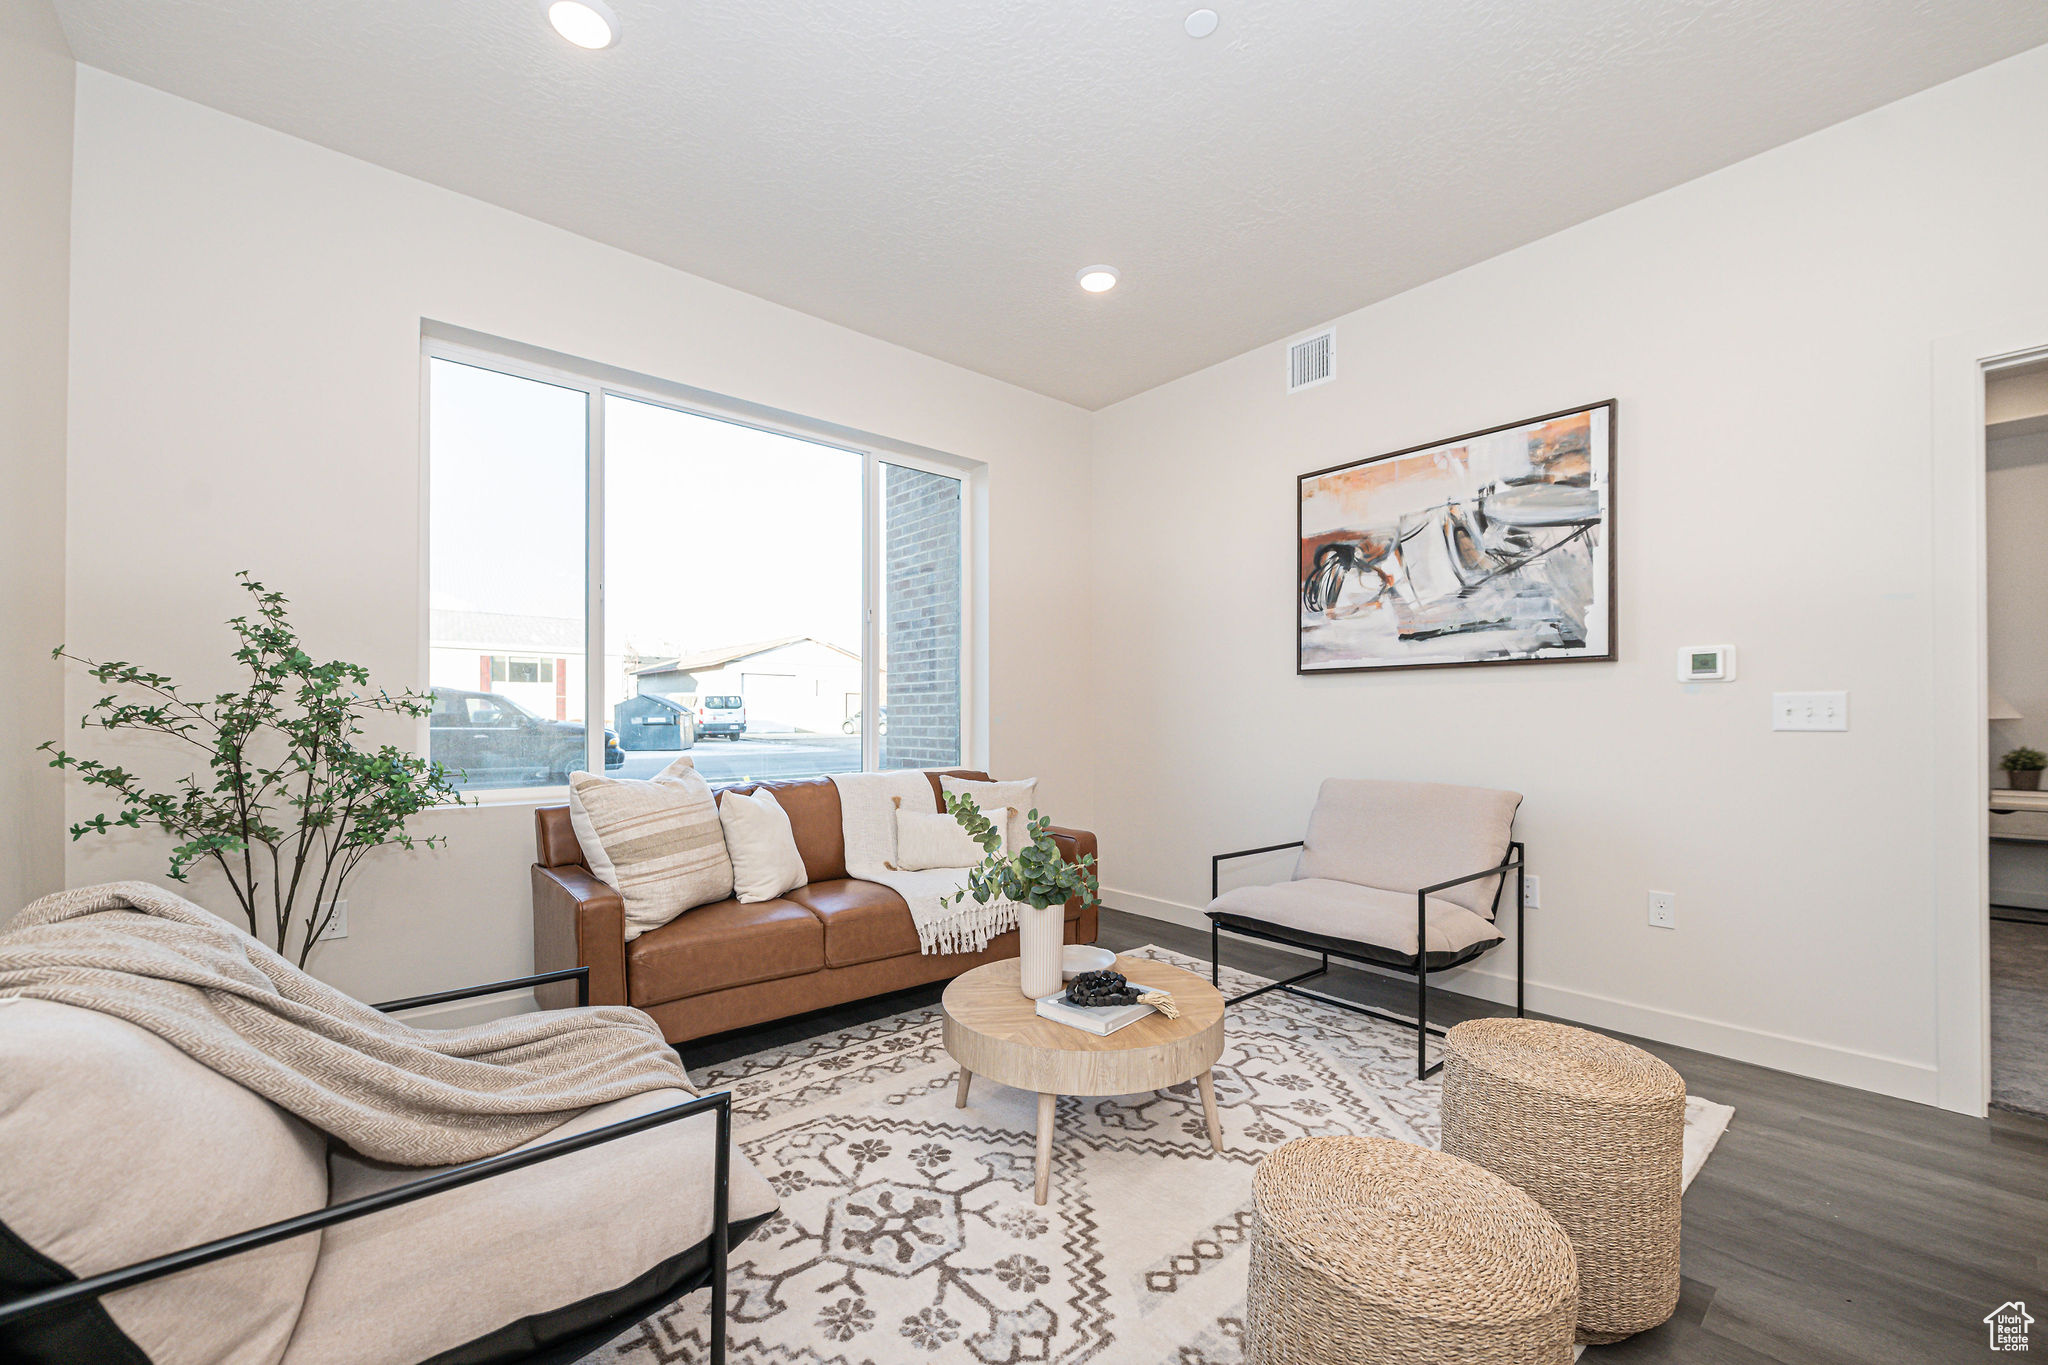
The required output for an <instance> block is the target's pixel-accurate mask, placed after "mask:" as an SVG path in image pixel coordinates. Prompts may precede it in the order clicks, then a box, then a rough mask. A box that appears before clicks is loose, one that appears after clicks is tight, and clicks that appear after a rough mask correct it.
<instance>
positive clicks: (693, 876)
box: [569, 754, 732, 940]
mask: <svg viewBox="0 0 2048 1365" xmlns="http://www.w3.org/2000/svg"><path fill="white" fill-rule="evenodd" d="M569 819H570V821H571V823H573V824H574V825H575V826H576V840H577V842H578V843H579V844H581V845H582V846H583V859H584V861H585V862H586V863H588V864H589V866H590V870H591V872H593V873H594V874H596V876H597V879H598V880H599V881H601V882H603V883H604V884H605V885H606V886H609V887H610V888H611V889H612V890H614V891H616V892H618V893H619V898H620V899H621V900H622V901H624V902H625V905H626V937H627V938H628V939H629V940H630V939H635V938H638V937H639V936H640V935H642V934H644V933H646V932H647V931H648V930H649V929H656V928H659V927H660V926H662V925H664V924H667V923H668V922H669V921H670V920H672V919H674V918H675V917H676V916H677V915H680V914H682V913H683V911H685V910H689V909H693V908H694V907H696V906H699V905H708V904H710V903H712V902H714V901H722V900H724V899H725V898H726V897H728V896H730V895H731V894H732V859H731V858H729V857H727V856H726V852H725V831H724V829H723V828H722V827H721V826H720V824H719V821H718V803H717V801H716V799H715V798H713V796H712V795H711V787H710V784H708V783H706V782H705V781H704V779H703V778H702V777H700V776H699V775H698V773H697V768H696V765H695V764H694V763H693V762H692V761H691V759H690V756H689V755H688V754H685V755H683V757H681V758H679V759H677V760H676V761H675V762H673V763H671V764H669V765H668V766H667V767H666V768H663V769H662V770H661V772H660V773H658V774H657V775H655V776H654V777H652V778H650V779H648V780H647V781H644V782H642V781H639V780H636V779H634V778H627V777H599V776H597V775H596V774H595V773H571V774H570V775H569Z"/></svg>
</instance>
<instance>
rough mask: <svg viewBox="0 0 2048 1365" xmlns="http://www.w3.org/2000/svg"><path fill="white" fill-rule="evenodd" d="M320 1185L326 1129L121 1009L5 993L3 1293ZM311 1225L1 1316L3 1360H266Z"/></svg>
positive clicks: (252, 1219)
mask: <svg viewBox="0 0 2048 1365" xmlns="http://www.w3.org/2000/svg"><path fill="white" fill-rule="evenodd" d="M327 1200H328V1191H327V1141H326V1139H325V1138H324V1137H322V1136H321V1134H320V1133H318V1132H316V1131H315V1130H314V1129H312V1128H311V1127H309V1126H307V1125H306V1124H304V1123H301V1122H300V1121H299V1120H298V1119H296V1118H294V1117H292V1116H291V1115H290V1114H288V1113H286V1112H285V1111H284V1110H282V1109H280V1108H278V1107H277V1106H276V1105H274V1104H272V1103H270V1101H268V1100H266V1099H264V1098H262V1097H261V1096H259V1095H257V1094H256V1093H255V1092H254V1091H251V1090H248V1089H245V1088H244V1087H242V1086H240V1085H237V1084H236V1083H235V1082H233V1081H231V1080H228V1079H227V1078H226V1077H224V1076H221V1075H219V1074H217V1073H216V1072H213V1071H211V1070H209V1069H207V1068H206V1067H204V1066H201V1065H200V1064H199V1063H198V1062H195V1061H193V1060H192V1059H191V1058H190V1057H187V1056H186V1055H185V1054H184V1053H182V1052H180V1051H178V1050H177V1049H176V1048H175V1047H172V1046H171V1045H170V1044H169V1043H166V1042H165V1041H163V1040H162V1039H161V1038H158V1037H157V1036H156V1035H155V1034H153V1033H150V1032H148V1031H147V1030H144V1029H141V1028H138V1027H137V1026H135V1025H134V1024H131V1023H129V1022H127V1021H126V1020H123V1019H116V1018H115V1017H113V1016H112V1015H109V1014H101V1013H98V1012H97V1011H94V1010H87V1009H79V1008H77V1007H75V1006H71V1005H59V1004H54V1003H51V1002H49V1001H44V1000H27V999H0V1299H4V1298H13V1297H15V1295H16V1294H17V1293H23V1292H27V1291H29V1290H32V1289H43V1288H48V1287H50V1286H51V1285H54V1284H58V1283H68V1282H69V1281H71V1280H74V1279H83V1278H84V1277H86V1276H88V1275H97V1274H99V1273H101V1272H102V1271H107V1270H114V1269H118V1268H119V1267H121V1266H125V1265H130V1264H133V1263H134V1262H136V1261H141V1260H147V1259H148V1258H149V1257H151V1256H160V1255H162V1254H164V1253H165V1252H169V1251H177V1250H180V1249H181V1248H184V1247H189V1246H192V1245H195V1244H197V1243H199V1242H205V1241H210V1240H212V1239H213V1238H216V1237H225V1236H227V1235H228V1234H230V1233H236V1232H246V1231H248V1230H249V1229H250V1228H255V1227H261V1226H262V1225H263V1224H265V1223H274V1222H277V1221H279V1220H280V1219H284V1218H292V1217H296V1216H297V1215H299V1214H302V1213H310V1212H312V1211H313V1210H315V1209H319V1208H323V1207H325V1206H326V1204H327ZM321 1237H322V1234H320V1233H317V1232H315V1233H308V1234H306V1235H305V1236H303V1237H295V1238H293V1239H292V1240H291V1241H288V1242H280V1243H277V1244H275V1245H273V1246H268V1247H264V1248H262V1249H260V1250H257V1251H250V1252H244V1253H243V1254H241V1255H239V1256H234V1257H231V1258H229V1259H227V1260H224V1261H216V1262H214V1263H213V1264H212V1265H205V1266H199V1267H197V1268H195V1269H192V1270H187V1271H184V1272H182V1273H180V1274H177V1275H173V1276H170V1277H168V1278H166V1279H162V1280H157V1281H153V1282H152V1283H149V1284H144V1285H137V1286H136V1287H135V1288H133V1289H124V1290H121V1291H120V1292H119V1293H115V1294H108V1295H106V1296H104V1297H103V1298H102V1299H101V1300H100V1301H99V1304H98V1305H95V1306H91V1307H85V1308H78V1309H70V1310H65V1311H63V1312H60V1313H56V1314H52V1315H49V1316H46V1317H44V1318H40V1319H30V1320H28V1321H27V1322H24V1323H20V1324H17V1325H15V1326H11V1327H0V1360H6V1361H10V1362H14V1361H19V1362H24V1365H29V1363H31V1362H65V1363H66V1365H71V1363H72V1362H77V1361H86V1360H129V1361H133V1360H140V1359H143V1358H145V1356H146V1358H147V1359H148V1360H150V1361H152V1362H156V1365H212V1363H214V1362H219V1363H221V1365H269V1362H273V1361H276V1360H278V1359H279V1358H280V1357H281V1356H282V1355H283V1354H284V1350H285V1344H286V1342H288V1341H289V1340H290V1338H291V1334H292V1330H293V1328H294V1326H295V1325H296V1324H297V1322H298V1320H299V1307H300V1304H301V1303H302V1302H303V1301H304V1298H305V1293H306V1286H307V1284H308V1282H309V1281H310V1280H311V1278H312V1276H313V1267H314V1262H315V1261H316V1260H317V1259H318V1256H319V1252H320V1245H321ZM123 1338H125V1339H126V1341H125V1342H124V1341H123ZM136 1348H139V1350H138V1349H136Z"/></svg>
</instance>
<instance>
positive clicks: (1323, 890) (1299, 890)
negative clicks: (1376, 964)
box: [1209, 877, 1501, 967]
mask: <svg viewBox="0 0 2048 1365" xmlns="http://www.w3.org/2000/svg"><path fill="white" fill-rule="evenodd" d="M1209 914H1210V915H1211V916H1212V917H1215V916H1222V917H1225V918H1227V919H1236V920H1247V921H1254V922H1257V923H1260V924H1270V925H1275V926H1278V927H1279V928H1282V929H1288V930H1293V931H1295V932H1297V933H1300V934H1304V935H1308V936H1311V937H1314V938H1319V939H1324V940H1328V941H1330V942H1334V943H1348V944H1359V945H1362V946H1365V947H1369V948H1378V949H1381V950H1382V951H1383V952H1384V953H1385V954H1386V956H1385V957H1382V958H1380V959H1379V960H1383V961H1395V960H1400V961H1405V962H1413V961H1414V959H1415V956H1416V950H1415V893H1414V892H1412V891H1407V892H1402V891H1382V890H1380V889H1379V888H1378V887H1374V886H1359V885H1356V884H1355V883H1352V882H1338V881H1328V880H1325V879H1324V878H1321V877H1304V878H1302V879H1301V880H1299V881H1292V882H1279V883H1277V884H1275V885H1273V886H1240V887H1238V888H1237V889H1236V890H1233V891H1226V892H1224V893H1223V894H1222V895H1220V896H1218V897H1217V898H1216V899H1215V900H1213V901H1211V902H1209ZM1428 916H1429V954H1430V964H1429V965H1430V966H1432V967H1435V966H1437V965H1439V955H1440V954H1441V955H1444V956H1453V955H1460V954H1468V953H1469V951H1470V950H1472V949H1484V948H1486V947H1489V946H1491V945H1493V944H1495V943H1498V942H1500V939H1501V935H1500V931H1499V930H1498V929H1496V928H1494V927H1493V925H1492V923H1491V922H1489V921H1488V920H1487V919H1486V917H1485V916H1483V915H1475V914H1473V913H1472V912H1471V911H1470V910H1467V909H1466V908H1465V907H1464V906H1462V905H1453V904H1452V903H1451V902H1449V901H1447V900H1442V899H1439V898H1438V897H1435V896H1432V897H1430V898H1429V903H1428Z"/></svg>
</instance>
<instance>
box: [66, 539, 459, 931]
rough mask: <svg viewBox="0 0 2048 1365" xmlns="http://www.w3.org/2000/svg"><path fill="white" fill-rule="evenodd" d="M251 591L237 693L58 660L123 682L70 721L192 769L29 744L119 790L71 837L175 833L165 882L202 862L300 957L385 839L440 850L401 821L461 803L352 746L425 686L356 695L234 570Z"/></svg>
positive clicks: (349, 677)
mask: <svg viewBox="0 0 2048 1365" xmlns="http://www.w3.org/2000/svg"><path fill="white" fill-rule="evenodd" d="M236 577H237V578H238V579H239V580H240V582H241V585H242V587H243V589H244V590H245V591H247V592H248V594H249V595H250V597H251V598H252V599H253V603H252V605H253V610H254V615H253V616H237V617H235V618H234V619H233V620H232V621H229V622H228V627H229V628H230V629H231V630H233V631H234V632H235V635H236V637H237V639H239V640H240V642H241V643H240V646H239V648H237V649H236V650H235V652H234V658H235V661H236V662H237V663H239V664H241V665H242V666H243V667H245V668H246V669H247V670H248V683H247V685H246V686H244V687H243V688H242V689H241V690H240V691H236V692H220V693H216V694H215V695H213V696H210V697H206V698H202V699H199V700H190V699H188V698H187V697H186V696H185V695H184V694H183V693H181V692H180V691H179V689H178V687H177V686H176V684H174V683H173V682H172V681H171V680H170V679H169V678H168V677H165V676H164V675H163V674H161V673H152V672H149V671H147V670H145V669H142V668H139V667H137V666H136V665H134V664H131V663H124V662H119V661H109V662H102V661H100V660H95V659H84V658H80V657H79V656H77V655H75V654H71V653H67V652H66V651H65V649H64V647H63V646H62V645H59V646H58V647H57V648H56V649H55V650H54V651H52V653H53V657H55V658H59V659H69V660H71V661H72V662H74V663H79V664H83V665H84V666H85V670H86V672H87V674H88V675H89V676H90V677H91V678H92V679H93V681H95V682H98V683H102V684H110V685H112V686H114V687H116V688H119V689H122V690H121V691H117V692H113V693H110V694H108V695H107V696H104V697H102V698H100V699H99V700H98V701H96V702H94V703H93V704H92V706H91V708H90V709H89V710H88V711H87V712H86V714H85V717H84V718H83V719H82V720H81V721H80V722H79V728H80V729H86V730H92V729H99V730H140V731H143V732H145V733H147V734H152V735H159V736H165V737H168V738H170V739H172V740H176V741H178V742H179V744H180V745H186V746H194V747H197V748H198V749H199V750H200V751H201V752H202V753H204V754H205V764H206V767H205V771H204V772H203V773H197V774H190V775H187V776H185V777H183V778H180V779H178V780H177V781H176V782H175V783H173V784H172V785H171V786H170V788H169V789H168V790H165V789H159V788H155V787H152V786H151V785H150V784H148V783H147V782H146V781H145V780H144V779H143V778H142V777H141V776H140V775H139V774H137V773H134V772H130V771H129V770H128V769H126V768H123V767H120V766H119V765H117V764H112V763H105V762H102V761H100V760H99V759H94V758H79V757H75V756H74V755H72V754H70V753H69V752H67V751H65V750H63V749H60V748H58V747H57V745H56V743H55V742H54V741H52V742H49V743H45V744H43V745H41V746H40V747H41V748H42V749H44V750H45V751H47V752H49V753H50V754H51V755H52V757H51V759H50V766H51V767H53V768H64V769H68V770H70V771H72V772H75V773H77V774H78V775H79V776H80V777H81V778H83V779H84V781H85V783H86V785H87V786H90V787H99V788H102V789H104V790H106V791H108V792H111V793H112V794H113V795H114V796H116V797H118V798H119V804H120V809H119V811H118V812H117V813H115V814H113V815H111V816H109V815H104V814H102V815H95V816H94V817H93V818H92V819H90V820H86V821H84V822H82V823H80V824H76V825H73V826H71V837H72V838H73V839H74V840H76V839H82V838H84V837H85V836H86V835H88V834H106V833H108V832H109V831H112V830H116V829H122V828H126V829H141V828H143V827H144V826H154V827H155V828H157V829H160V830H162V831H163V832H164V833H165V834H168V835H170V836H171V838H172V839H173V840H175V841H176V842H175V844H174V845H173V847H172V849H171V866H170V875H171V878H172V879H173V880H175V881H180V882H182V881H184V880H186V877H187V873H188V871H189V869H190V868H192V866H193V865H194V864H206V863H211V864H213V865H214V866H215V867H217V868H218V869H219V870H220V872H221V874H222V875H223V876H225V877H226V878H227V883H228V889H229V890H230V892H231V893H232V894H233V895H234V898H235V903H236V904H237V905H238V906H239V907H240V908H241V911H242V916H243V918H244V919H246V920H247V921H248V925H249V932H250V933H251V934H254V935H255V936H256V937H257V938H258V939H261V940H263V941H264V942H265V943H268V944H269V945H270V946H271V947H273V948H275V949H277V951H278V952H280V953H282V954H284V955H285V956H286V957H295V958H296V960H297V962H298V965H299V966H301V967H303V966H305V965H306V958H307V957H308V955H310V954H311V953H312V951H313V945H314V944H315V943H317V942H318V941H319V939H320V935H321V934H322V933H324V932H325V931H326V929H327V926H328V924H329V923H330V922H331V921H332V920H333V918H334V911H335V906H336V903H337V902H339V901H340V900H341V898H342V890H343V888H344V886H345V885H346V884H347V882H348V879H349V876H350V874H351V873H353V872H354V871H355V870H356V867H357V865H358V864H360V863H361V862H362V860H363V859H364V858H366V857H367V856H369V855H370V854H371V853H374V852H375V851H376V850H378V849H379V848H383V847H385V846H386V845H391V844H395V845H397V846H398V847H400V848H406V849H412V848H439V847H440V846H441V845H442V844H443V842H445V840H444V837H443V836H441V835H430V836H425V837H421V836H417V835H414V834H412V833H411V832H410V831H409V830H408V829H407V828H406V822H407V821H408V820H410V819H411V818H412V817H413V816H415V815H417V814H419V813H420V812H421V811H423V810H429V809H431V808H433V807H434V806H437V805H441V804H444V803H451V802H452V803H456V804H460V803H461V802H462V801H463V800H464V798H463V796H462V794H461V792H460V791H459V790H458V789H457V787H456V786H455V784H454V783H453V782H452V781H451V780H450V778H449V775H448V772H447V770H446V769H444V768H443V767H442V766H441V765H440V764H438V763H435V762H432V761H430V760H428V759H424V758H421V757H420V756H419V755H418V754H415V753H412V752H411V751H409V750H406V749H400V748H397V747H395V746H393V745H390V744H382V745H371V744H367V743H365V742H364V741H363V722H364V720H365V719H367V718H368V717H370V716H373V715H376V714H379V713H382V714H386V715H392V716H403V717H408V718H411V719H419V718H421V717H424V716H427V715H429V714H430V713H431V712H432V710H433V700H434V699H433V695H432V694H431V693H428V694H425V695H422V694H420V693H417V692H399V693H391V692H386V691H384V690H382V689H381V688H380V689H377V690H374V691H373V690H371V689H370V674H369V670H367V669H365V668H363V667H362V666H361V665H359V664H351V663H339V662H331V663H317V662H315V661H314V660H313V659H312V658H311V657H310V656H309V655H308V654H307V653H306V652H305V650H303V649H301V648H300V647H299V637H298V634H297V632H295V631H294V630H293V629H292V627H291V623H290V621H289V620H287V619H286V614H285V599H284V597H283V595H282V594H279V593H274V592H271V591H269V590H268V589H266V588H265V587H264V586H263V585H262V584H261V583H258V582H256V581H255V580H254V579H252V578H250V577H249V575H248V574H247V573H242V574H238V575H236Z"/></svg>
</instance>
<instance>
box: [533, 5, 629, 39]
mask: <svg viewBox="0 0 2048 1365" xmlns="http://www.w3.org/2000/svg"><path fill="white" fill-rule="evenodd" d="M544 3H545V4H546V7H547V12H548V22H549V23H551V24H553V25H554V26H555V32H557V33H559V34H561V35H562V36H563V37H564V38H567V39H568V40H569V41H570V42H572V43H574V44H576V46H578V47H587V48H590V49H591V50H593V51H595V50H596V49H598V48H601V47H610V46H611V45H612V44H613V43H616V42H617V41H618V40H619V16H618V15H616V14H614V13H612V7H611V6H610V5H607V4H606V3H604V0H544Z"/></svg>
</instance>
